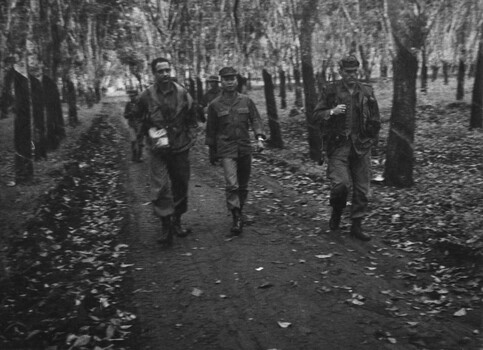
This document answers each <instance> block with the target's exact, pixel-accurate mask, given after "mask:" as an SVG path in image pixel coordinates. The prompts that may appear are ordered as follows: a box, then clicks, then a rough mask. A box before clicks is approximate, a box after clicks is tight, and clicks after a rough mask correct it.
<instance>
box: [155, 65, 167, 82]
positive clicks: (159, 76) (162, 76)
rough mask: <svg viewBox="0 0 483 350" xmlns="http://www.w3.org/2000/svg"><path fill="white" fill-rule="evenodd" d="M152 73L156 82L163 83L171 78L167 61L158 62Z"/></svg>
mask: <svg viewBox="0 0 483 350" xmlns="http://www.w3.org/2000/svg"><path fill="white" fill-rule="evenodd" d="M154 75H155V77H156V81H157V82H158V83H165V82H167V81H169V80H170V78H171V66H170V65H169V63H168V62H159V63H158V64H156V69H155V70H154Z"/></svg>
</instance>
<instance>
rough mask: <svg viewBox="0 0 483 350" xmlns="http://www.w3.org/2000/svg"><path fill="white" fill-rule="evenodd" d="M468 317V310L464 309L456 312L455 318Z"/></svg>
mask: <svg viewBox="0 0 483 350" xmlns="http://www.w3.org/2000/svg"><path fill="white" fill-rule="evenodd" d="M465 315H466V309H465V308H462V309H459V310H458V311H456V312H455V313H454V314H453V316H456V317H461V316H465Z"/></svg>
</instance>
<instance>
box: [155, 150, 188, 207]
mask: <svg viewBox="0 0 483 350" xmlns="http://www.w3.org/2000/svg"><path fill="white" fill-rule="evenodd" d="M150 153H151V156H150V161H149V172H150V180H151V200H152V203H153V208H154V214H155V215H156V216H159V217H165V216H168V215H173V214H174V215H181V214H183V213H185V212H186V211H187V209H188V184H189V179H190V161H189V149H188V150H186V151H183V152H179V153H168V154H165V155H164V154H163V155H159V154H155V153H153V152H150Z"/></svg>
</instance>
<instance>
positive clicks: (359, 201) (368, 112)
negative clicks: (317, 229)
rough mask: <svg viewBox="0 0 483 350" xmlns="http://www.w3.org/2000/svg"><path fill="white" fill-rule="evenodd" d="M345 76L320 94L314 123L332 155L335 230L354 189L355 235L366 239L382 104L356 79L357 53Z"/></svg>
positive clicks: (347, 60) (345, 63) (344, 67)
mask: <svg viewBox="0 0 483 350" xmlns="http://www.w3.org/2000/svg"><path fill="white" fill-rule="evenodd" d="M339 65H340V74H341V76H342V80H338V81H335V82H333V83H331V84H329V85H328V86H327V87H326V88H325V90H324V91H323V92H322V94H321V97H320V99H319V102H318V104H317V106H316V108H315V111H314V113H313V115H312V116H311V123H313V124H315V125H318V126H319V127H320V128H321V130H322V137H323V144H324V151H325V152H326V154H327V157H328V164H327V177H328V178H329V180H330V183H331V190H330V205H331V206H332V215H331V217H330V221H329V226H330V229H331V230H337V229H339V225H340V221H341V216H342V212H343V209H344V208H345V207H346V204H347V197H348V194H349V189H351V188H352V207H351V219H352V226H351V234H352V235H353V236H354V237H356V238H358V239H360V240H363V241H368V240H370V239H371V236H370V235H369V234H368V233H365V232H363V230H362V220H363V219H364V217H365V216H366V215H367V207H368V198H367V196H368V193H369V184H370V174H371V170H370V166H371V159H370V157H371V152H370V151H371V147H372V146H373V145H375V144H376V142H377V137H378V133H379V129H380V127H381V122H380V115H379V108H378V104H377V101H376V98H375V97H374V92H373V90H372V87H371V86H369V85H367V84H363V83H361V82H359V81H358V79H357V71H358V67H359V61H358V60H357V58H356V57H355V56H353V55H350V56H347V57H344V58H343V59H342V60H341V61H340V63H339Z"/></svg>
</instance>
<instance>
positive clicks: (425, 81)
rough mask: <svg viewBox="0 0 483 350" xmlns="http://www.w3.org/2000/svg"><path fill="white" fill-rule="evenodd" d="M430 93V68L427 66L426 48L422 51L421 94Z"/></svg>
mask: <svg viewBox="0 0 483 350" xmlns="http://www.w3.org/2000/svg"><path fill="white" fill-rule="evenodd" d="M427 91H428V66H427V65H426V47H425V46H423V49H422V50H421V92H422V93H426V92H427Z"/></svg>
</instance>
